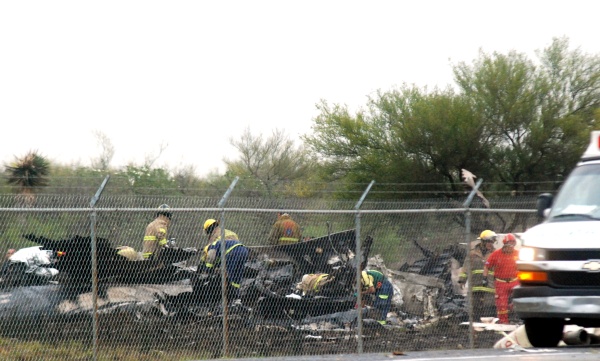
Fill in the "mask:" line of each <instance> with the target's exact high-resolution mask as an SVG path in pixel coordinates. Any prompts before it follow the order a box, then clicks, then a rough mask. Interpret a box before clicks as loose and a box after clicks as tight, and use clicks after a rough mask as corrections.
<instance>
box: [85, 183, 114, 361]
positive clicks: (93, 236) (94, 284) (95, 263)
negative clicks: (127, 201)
mask: <svg viewBox="0 0 600 361" xmlns="http://www.w3.org/2000/svg"><path fill="white" fill-rule="evenodd" d="M109 178H110V175H107V176H106V178H104V181H103V182H102V184H101V185H100V188H98V190H97V191H96V194H95V195H94V196H93V197H92V200H91V201H90V208H91V209H92V213H91V215H90V236H91V247H92V307H93V314H92V338H93V341H92V343H93V348H94V360H98V257H97V248H98V247H97V244H96V208H95V207H96V203H97V202H98V200H99V199H100V195H101V194H102V191H103V190H104V187H106V184H107V183H108V179H109Z"/></svg>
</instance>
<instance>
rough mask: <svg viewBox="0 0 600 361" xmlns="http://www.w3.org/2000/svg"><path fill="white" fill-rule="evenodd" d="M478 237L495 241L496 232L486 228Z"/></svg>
mask: <svg viewBox="0 0 600 361" xmlns="http://www.w3.org/2000/svg"><path fill="white" fill-rule="evenodd" d="M477 239H480V240H482V241H495V240H496V232H494V231H490V230H489V229H486V230H485V231H483V232H481V234H480V235H479V238H477Z"/></svg>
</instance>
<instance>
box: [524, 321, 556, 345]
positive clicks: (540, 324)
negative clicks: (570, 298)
mask: <svg viewBox="0 0 600 361" xmlns="http://www.w3.org/2000/svg"><path fill="white" fill-rule="evenodd" d="M524 321H525V332H526V333H527V338H528V339H529V343H530V344H531V345H532V346H533V347H556V346H558V343H559V342H560V340H562V338H563V329H564V328H565V322H564V320H562V319H560V318H528V319H525V320H524Z"/></svg>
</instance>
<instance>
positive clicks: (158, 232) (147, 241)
mask: <svg viewBox="0 0 600 361" xmlns="http://www.w3.org/2000/svg"><path fill="white" fill-rule="evenodd" d="M169 209H170V207H169V206H168V205H166V204H161V205H160V206H159V207H158V211H157V212H156V218H155V219H154V220H153V221H152V222H150V224H148V226H147V227H146V232H145V234H144V242H143V247H142V256H143V258H144V259H150V258H157V257H158V256H159V255H160V250H161V249H162V248H163V247H164V246H166V245H167V230H168V228H169V225H170V224H171V216H172V214H171V212H170V211H169Z"/></svg>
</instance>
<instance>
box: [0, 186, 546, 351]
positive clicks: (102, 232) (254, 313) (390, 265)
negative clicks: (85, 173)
mask: <svg viewBox="0 0 600 361" xmlns="http://www.w3.org/2000/svg"><path fill="white" fill-rule="evenodd" d="M90 198H91V201H90ZM363 198H364V197H363ZM363 198H361V199H360V200H357V201H353V202H348V201H328V202H324V201H319V200H301V201H300V200H281V199H279V200H268V199H256V198H254V199H248V198H244V199H238V198H235V197H231V198H230V197H229V196H228V195H226V196H224V197H223V198H201V197H174V198H167V199H165V197H160V196H152V197H151V196H143V197H141V196H137V197H135V196H131V197H124V196H117V197H111V196H106V197H102V196H100V195H99V194H97V195H96V196H94V197H90V196H86V197H84V196H60V197H54V196H44V195H38V196H37V197H36V198H35V200H34V201H30V202H29V203H27V202H23V201H22V199H20V198H19V197H18V196H4V197H2V198H0V222H1V223H0V235H1V236H2V239H3V242H2V245H3V249H2V251H6V250H8V249H9V248H12V249H16V250H17V252H16V253H15V254H13V255H12V257H11V259H10V260H7V261H5V262H4V264H3V268H2V281H1V283H0V287H1V289H0V323H1V325H0V330H1V331H0V332H1V333H2V335H1V337H2V340H3V341H2V343H3V345H5V346H6V345H8V344H10V345H12V346H13V347H16V346H15V345H16V344H19V345H21V347H25V348H29V349H35V348H36V346H33V345H38V344H40V343H41V344H43V345H52V347H53V348H58V349H61V350H62V352H64V354H68V355H71V357H79V356H81V357H84V358H85V357H89V358H93V359H126V358H125V356H124V355H135V357H136V358H137V359H145V358H146V359H152V357H164V358H169V359H190V360H191V359H203V358H217V357H258V356H276V355H309V354H313V355H321V354H333V353H340V352H344V353H348V352H349V353H354V352H392V351H397V350H402V351H406V350H423V349H456V348H461V347H476V348H479V347H491V346H492V345H493V343H494V342H495V341H496V339H497V335H495V334H493V333H479V332H473V328H472V327H470V326H469V324H468V323H469V321H473V320H477V319H476V317H478V316H479V315H474V314H473V307H470V306H471V305H473V303H476V302H479V301H474V302H469V297H474V296H473V294H474V293H473V292H471V291H470V289H469V287H472V286H469V285H468V284H467V285H466V286H464V285H462V284H460V283H459V282H458V279H459V274H460V272H461V270H460V267H462V266H463V265H464V264H466V266H467V267H469V262H466V260H467V259H468V257H466V254H467V248H468V247H470V246H467V242H469V243H470V242H471V241H474V240H475V239H476V237H477V235H478V234H479V232H481V231H482V230H484V229H493V230H495V231H496V232H498V233H502V232H521V231H524V230H525V229H527V228H528V227H531V226H532V225H534V224H536V223H538V222H539V219H537V217H536V215H535V212H534V211H533V209H534V208H535V198H531V197H529V198H517V197H512V198H506V199H493V200H491V206H490V208H469V207H465V206H463V205H462V204H460V203H456V202H453V201H450V200H439V199H431V200H420V201H414V200H413V201H411V202H368V201H364V202H363ZM163 203H166V204H169V206H170V209H169V212H170V213H171V222H170V224H168V229H167V238H168V239H169V242H167V244H166V245H164V247H162V245H161V247H162V248H160V252H158V251H157V252H156V254H154V255H152V256H150V257H148V258H144V255H143V254H142V245H143V240H144V234H145V233H144V232H145V230H146V227H147V226H148V224H149V223H150V222H151V221H153V220H154V219H155V217H156V216H157V207H158V205H160V204H163ZM284 212H285V213H288V214H289V215H290V216H291V217H292V218H293V219H294V220H295V221H297V222H298V223H299V224H300V226H301V229H302V236H301V239H300V241H299V242H296V243H294V242H291V243H290V244H285V245H275V244H272V243H271V242H272V240H271V239H270V232H271V226H272V225H273V223H274V222H275V221H276V220H277V214H278V213H284ZM207 219H215V220H217V221H218V222H219V223H220V226H221V229H227V230H231V231H233V232H235V233H236V234H237V236H238V238H239V241H240V243H242V244H243V246H238V247H232V245H233V243H231V244H229V243H218V244H217V245H216V248H215V253H216V254H217V257H216V259H215V263H217V262H218V261H219V260H220V261H221V263H224V264H221V266H222V267H218V266H217V267H213V268H207V267H206V264H207V260H206V256H207V254H208V253H209V250H208V249H207V250H206V252H204V247H205V246H208V245H210V244H212V243H211V242H209V240H208V237H207V235H206V233H205V231H204V229H203V226H204V221H205V220H207ZM222 234H223V235H225V231H224V230H223V231H222ZM225 238H227V237H225ZM219 247H220V248H219ZM241 248H246V249H247V250H248V252H247V258H244V256H243V255H242V256H240V254H243V252H237V251H234V250H235V249H241ZM127 252H129V253H127ZM222 254H225V256H224V257H220V256H219V255H222ZM214 255H215V254H214V253H212V254H211V257H212V256H214ZM15 256H18V257H15ZM211 259H212V258H211ZM240 260H241V261H240ZM240 262H241V263H240ZM361 266H362V267H365V266H366V269H367V270H375V271H379V272H381V274H383V275H384V276H385V278H386V279H387V280H389V281H391V282H390V287H391V289H392V290H393V292H392V291H391V290H388V291H387V292H388V294H389V295H390V297H389V299H388V300H389V302H386V301H385V299H384V298H381V297H378V296H379V294H377V297H374V295H373V294H362V293H361V292H357V290H358V289H365V288H366V287H363V286H365V283H367V284H368V283H369V279H367V280H363V279H362V277H361V273H360V272H357V270H359V267H361ZM236 267H237V268H236ZM240 267H241V269H242V270H243V272H242V275H243V276H242V279H241V280H239V281H238V280H236V279H234V278H235V277H234V276H233V275H234V274H236V272H239V269H240ZM236 269H237V271H236ZM467 271H468V270H467ZM232 279H233V281H232ZM377 280H378V279H377V276H376V275H375V277H374V278H373V279H371V281H375V283H377ZM234 284H235V285H234ZM238 285H239V287H236V286H238ZM471 290H472V288H471ZM377 292H379V291H377ZM384 296H385V295H384ZM473 299H475V298H473ZM359 305H362V306H364V307H359ZM488 312H489V314H487V316H490V317H493V316H495V309H490V310H489V311H488ZM383 321H385V323H384V322H383ZM515 321H516V320H515ZM45 348H46V346H45V347H42V349H45ZM14 350H16V348H15V349H14ZM7 352H8V351H7ZM14 352H17V351H14ZM19 352H22V351H19ZM32 352H34V351H32ZM39 352H44V351H39ZM39 352H38V353H35V352H34V353H33V354H31V353H29V354H27V353H26V354H27V355H32V356H31V357H32V359H33V358H35V357H36V355H37V356H39V355H40V353H39ZM74 355H78V356H74Z"/></svg>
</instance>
